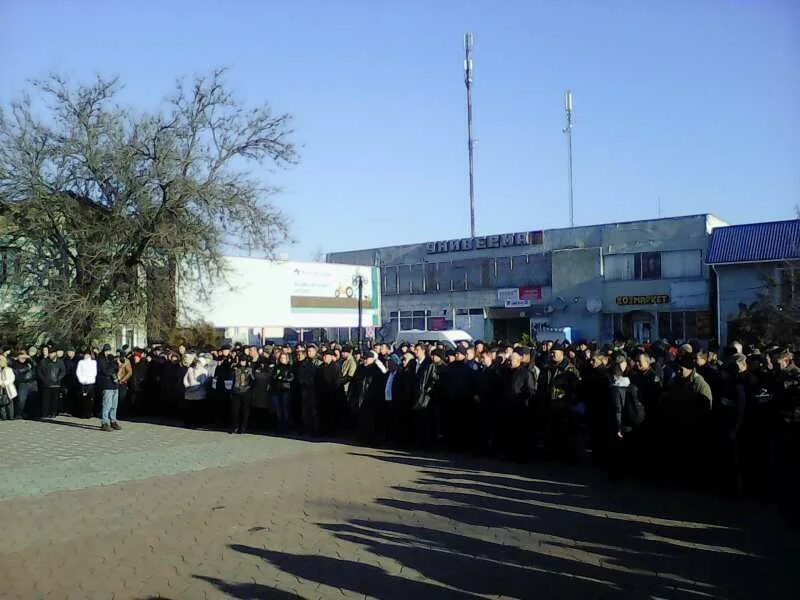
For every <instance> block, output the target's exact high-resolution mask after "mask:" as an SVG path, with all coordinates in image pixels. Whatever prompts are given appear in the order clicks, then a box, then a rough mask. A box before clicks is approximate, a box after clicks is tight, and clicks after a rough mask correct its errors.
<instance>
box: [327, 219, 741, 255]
mask: <svg viewBox="0 0 800 600" xmlns="http://www.w3.org/2000/svg"><path fill="white" fill-rule="evenodd" d="M697 217H704V218H708V217H714V218H715V219H718V220H719V221H721V222H722V223H725V225H724V227H733V226H732V225H728V224H727V222H726V221H725V220H723V219H720V218H719V217H718V216H717V215H715V214H713V213H697V214H692V215H679V216H675V217H656V218H655V219H635V220H633V221H614V222H611V223H592V224H588V225H576V226H574V227H551V228H549V229H528V230H527V231H542V232H544V233H547V232H548V231H565V230H567V229H587V228H589V227H605V226H608V225H633V224H634V223H648V222H653V221H677V220H679V219H691V218H697ZM517 231H522V230H517ZM505 233H510V232H505ZM486 235H503V234H500V233H489V234H486ZM476 237H486V236H485V235H482V236H476ZM452 239H460V238H452ZM430 241H431V240H425V241H422V242H412V243H410V244H392V245H387V246H373V247H371V248H357V249H355V250H338V251H332V252H326V253H325V257H326V259H327V257H328V256H330V255H332V254H346V253H354V252H370V251H375V250H382V249H384V248H410V247H412V246H421V245H423V244H427V243H429V242H430ZM434 241H436V240H434Z"/></svg>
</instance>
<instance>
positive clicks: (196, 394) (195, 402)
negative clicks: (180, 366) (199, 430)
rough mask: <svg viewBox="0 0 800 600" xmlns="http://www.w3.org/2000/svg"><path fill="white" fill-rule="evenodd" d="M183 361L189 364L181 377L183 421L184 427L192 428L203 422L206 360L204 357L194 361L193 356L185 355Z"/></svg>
mask: <svg viewBox="0 0 800 600" xmlns="http://www.w3.org/2000/svg"><path fill="white" fill-rule="evenodd" d="M184 360H185V361H186V362H188V363H189V367H188V368H187V369H186V374H185V375H184V376H183V387H184V393H183V399H184V409H183V421H184V425H185V426H186V427H190V428H194V427H197V426H198V425H201V424H202V423H203V420H204V418H203V414H204V411H205V406H206V397H207V395H208V382H209V379H208V370H207V367H206V361H207V359H206V357H205V356H198V357H197V358H196V359H195V358H194V356H192V355H190V354H186V355H184Z"/></svg>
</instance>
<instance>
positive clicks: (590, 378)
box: [581, 351, 611, 466]
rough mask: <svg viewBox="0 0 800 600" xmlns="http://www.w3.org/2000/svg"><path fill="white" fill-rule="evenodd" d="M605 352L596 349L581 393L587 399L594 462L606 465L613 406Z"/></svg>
mask: <svg viewBox="0 0 800 600" xmlns="http://www.w3.org/2000/svg"><path fill="white" fill-rule="evenodd" d="M603 358H604V357H603V353H602V352H600V351H595V352H593V353H592V357H591V359H590V360H589V365H590V368H589V369H587V370H585V371H584V373H585V377H584V378H583V379H582V381H581V395H582V396H583V397H584V398H585V399H586V403H587V409H588V418H589V436H590V439H591V445H592V462H593V463H594V464H595V465H598V466H600V465H605V464H606V463H607V460H608V449H609V434H608V427H609V426H608V423H609V410H610V409H609V407H610V406H611V398H610V397H609V394H610V381H609V373H608V369H607V367H606V363H605V361H604V360H603Z"/></svg>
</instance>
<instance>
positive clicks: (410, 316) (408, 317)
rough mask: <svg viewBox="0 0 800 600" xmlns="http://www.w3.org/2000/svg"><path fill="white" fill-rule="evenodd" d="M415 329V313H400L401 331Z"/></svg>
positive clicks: (408, 311) (407, 311)
mask: <svg viewBox="0 0 800 600" xmlns="http://www.w3.org/2000/svg"><path fill="white" fill-rule="evenodd" d="M409 329H414V313H413V312H412V311H410V310H403V311H400V330H401V331H408V330H409Z"/></svg>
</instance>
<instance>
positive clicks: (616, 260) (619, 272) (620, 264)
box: [603, 254, 636, 281]
mask: <svg viewBox="0 0 800 600" xmlns="http://www.w3.org/2000/svg"><path fill="white" fill-rule="evenodd" d="M635 258H636V255H635V254H609V255H607V256H605V257H604V258H603V266H604V267H605V269H604V271H605V274H606V279H608V280H614V281H616V280H629V279H633V278H634V268H633V264H634V262H635Z"/></svg>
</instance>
